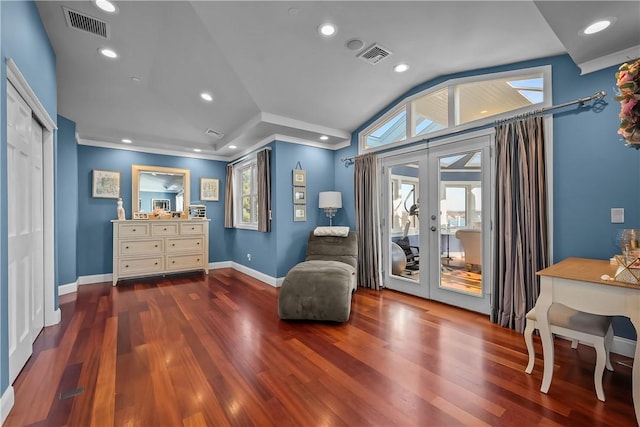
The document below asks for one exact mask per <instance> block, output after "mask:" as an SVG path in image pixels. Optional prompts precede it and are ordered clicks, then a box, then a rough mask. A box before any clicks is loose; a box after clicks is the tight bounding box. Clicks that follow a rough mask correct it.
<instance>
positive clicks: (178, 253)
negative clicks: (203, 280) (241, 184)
mask: <svg viewBox="0 0 640 427" xmlns="http://www.w3.org/2000/svg"><path fill="white" fill-rule="evenodd" d="M134 217H135V215H134ZM112 223H113V285H114V286H115V285H116V284H117V283H118V280H120V279H126V278H133V277H143V276H156V275H165V274H171V273H179V272H186V271H197V270H203V271H204V272H205V274H208V273H209V220H207V219H190V220H176V219H173V220H171V219H170V220H156V221H142V222H141V221H117V220H113V221H112Z"/></svg>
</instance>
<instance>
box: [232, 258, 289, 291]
mask: <svg viewBox="0 0 640 427" xmlns="http://www.w3.org/2000/svg"><path fill="white" fill-rule="evenodd" d="M231 268H233V269H234V270H238V271H239V272H241V273H244V274H246V275H247V276H251V277H253V278H254V279H258V280H260V281H262V282H264V283H266V284H267V285H270V286H273V287H276V288H277V287H279V286H282V281H283V280H284V277H281V278H276V277H273V276H269V275H267V274H264V273H262V272H260V271H257V270H254V269H252V268H249V267H247V266H245V265H242V264H238V263H237V262H231Z"/></svg>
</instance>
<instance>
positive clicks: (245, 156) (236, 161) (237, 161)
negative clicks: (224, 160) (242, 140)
mask: <svg viewBox="0 0 640 427" xmlns="http://www.w3.org/2000/svg"><path fill="white" fill-rule="evenodd" d="M263 150H269V151H271V147H264V148H262V149H260V150H256V151H254V152H253V153H249V154H245V155H244V156H242V157H240V158H239V159H237V160H234V161H233V162H231V163H229V164H230V165H232V166H233V165H235V164H236V163H240V162H241V161H243V160H246V159H248V158H249V157H251V156H253V155H254V154H256V153H259V152H260V151H263Z"/></svg>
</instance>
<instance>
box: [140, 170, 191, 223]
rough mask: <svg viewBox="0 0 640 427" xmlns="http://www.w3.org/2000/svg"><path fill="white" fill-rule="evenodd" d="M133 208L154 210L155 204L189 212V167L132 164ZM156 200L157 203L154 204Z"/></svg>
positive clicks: (148, 211)
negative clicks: (160, 203)
mask: <svg viewBox="0 0 640 427" xmlns="http://www.w3.org/2000/svg"><path fill="white" fill-rule="evenodd" d="M131 176H132V182H133V185H132V194H133V196H132V198H133V200H132V203H131V204H132V210H133V212H134V213H135V212H146V213H150V212H153V209H154V206H155V207H156V208H157V207H158V206H159V204H158V201H159V200H162V201H163V203H162V205H163V206H165V207H169V209H165V211H168V210H172V211H173V212H185V213H186V212H187V211H188V208H189V203H190V198H189V183H190V182H191V176H190V173H189V169H177V168H166V167H160V166H145V165H132V166H131ZM154 202H155V205H154Z"/></svg>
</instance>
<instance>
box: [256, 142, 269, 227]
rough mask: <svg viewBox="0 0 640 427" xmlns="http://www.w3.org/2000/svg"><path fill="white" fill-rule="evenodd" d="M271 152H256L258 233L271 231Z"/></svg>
mask: <svg viewBox="0 0 640 427" xmlns="http://www.w3.org/2000/svg"><path fill="white" fill-rule="evenodd" d="M270 152H271V150H262V151H260V152H258V231H262V232H263V233H268V232H269V231H271V160H270V157H269V153H270Z"/></svg>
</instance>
